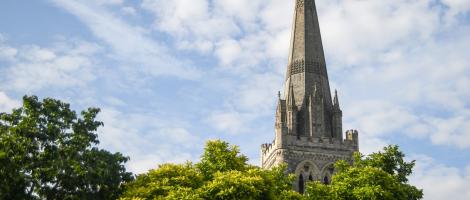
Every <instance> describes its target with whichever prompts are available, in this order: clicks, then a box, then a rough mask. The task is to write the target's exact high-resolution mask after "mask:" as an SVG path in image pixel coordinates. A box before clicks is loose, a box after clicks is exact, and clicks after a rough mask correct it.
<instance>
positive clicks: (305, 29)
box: [289, 0, 325, 65]
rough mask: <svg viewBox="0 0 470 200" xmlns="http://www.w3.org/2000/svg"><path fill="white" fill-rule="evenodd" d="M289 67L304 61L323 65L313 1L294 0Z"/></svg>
mask: <svg viewBox="0 0 470 200" xmlns="http://www.w3.org/2000/svg"><path fill="white" fill-rule="evenodd" d="M294 13H295V14H294V24H293V27H292V38H291V44H290V54H289V65H291V64H293V63H295V62H296V61H300V60H306V61H311V62H317V63H319V64H323V65H324V64H325V56H324V53H323V44H322V41H321V35H320V25H319V23H318V15H317V9H316V5H315V0H296V3H295V12H294Z"/></svg>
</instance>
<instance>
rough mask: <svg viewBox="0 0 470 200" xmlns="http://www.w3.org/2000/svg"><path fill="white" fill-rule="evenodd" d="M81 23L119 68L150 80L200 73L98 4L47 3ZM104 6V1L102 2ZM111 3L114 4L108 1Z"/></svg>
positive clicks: (62, 0)
mask: <svg viewBox="0 0 470 200" xmlns="http://www.w3.org/2000/svg"><path fill="white" fill-rule="evenodd" d="M51 1H52V2H54V4H55V5H57V6H58V7H60V8H63V9H65V10H66V11H68V12H70V13H71V14H73V15H75V16H76V17H77V18H78V19H79V20H81V21H82V22H83V23H84V24H85V25H86V26H88V28H89V29H90V30H91V31H92V33H93V34H94V35H95V36H96V37H97V38H99V39H101V40H102V41H103V42H104V43H106V44H107V45H108V46H109V47H110V48H111V50H112V56H113V57H114V59H116V60H119V61H120V62H121V63H123V64H122V67H125V68H128V70H134V71H137V72H140V73H145V74H150V75H153V76H162V75H163V76H165V75H170V76H174V77H178V78H183V79H197V78H199V76H200V75H201V72H200V71H199V70H198V69H197V68H196V67H195V66H192V64H191V63H190V62H189V61H187V60H186V61H185V60H180V59H176V58H175V57H173V56H172V55H171V51H170V49H169V48H167V47H166V46H165V45H164V44H162V43H161V42H158V41H157V40H154V39H151V37H150V36H149V35H148V34H147V33H146V31H145V29H144V28H142V27H139V26H135V25H130V24H128V23H127V22H126V21H124V20H123V19H121V18H120V16H119V15H117V14H116V13H114V12H113V11H111V10H110V8H108V7H107V6H106V3H104V4H103V3H100V1H98V2H95V1H75V0H51ZM104 2H108V1H104ZM111 3H114V1H112V2H111Z"/></svg>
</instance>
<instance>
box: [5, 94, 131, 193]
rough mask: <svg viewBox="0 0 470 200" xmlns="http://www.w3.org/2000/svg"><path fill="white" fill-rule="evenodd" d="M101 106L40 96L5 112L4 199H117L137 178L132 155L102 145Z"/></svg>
mask: <svg viewBox="0 0 470 200" xmlns="http://www.w3.org/2000/svg"><path fill="white" fill-rule="evenodd" d="M99 111H100V110H99V109H97V108H89V109H87V110H84V111H82V112H81V116H80V117H79V116H77V114H76V113H75V111H73V110H71V109H70V105H69V104H67V103H63V102H61V101H59V100H55V99H50V98H46V99H44V100H43V101H39V100H38V98H37V97H36V96H25V97H23V106H22V107H21V108H18V109H14V110H13V111H12V113H1V114H0V163H2V164H1V165H0V199H115V198H117V197H118V196H119V195H120V194H121V192H122V183H124V182H127V181H130V180H132V174H131V173H129V172H126V169H125V167H124V163H125V162H127V161H128V158H127V157H125V156H123V155H122V154H120V153H110V152H108V151H105V150H102V149H99V148H97V147H96V145H97V144H98V142H99V141H98V138H97V134H96V130H97V129H98V128H99V127H100V126H102V125H103V123H102V122H100V121H96V120H95V118H96V116H97V114H98V113H99Z"/></svg>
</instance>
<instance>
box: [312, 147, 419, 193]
mask: <svg viewBox="0 0 470 200" xmlns="http://www.w3.org/2000/svg"><path fill="white" fill-rule="evenodd" d="M404 156H405V155H404V154H403V153H402V152H401V151H400V150H399V149H398V147H397V146H388V147H385V148H384V151H383V152H378V153H373V154H371V155H369V156H367V157H364V156H362V155H360V154H359V153H357V154H356V155H354V158H355V161H354V164H353V165H352V166H351V165H349V164H348V163H346V162H345V161H339V162H337V163H336V165H335V168H336V170H337V173H336V174H335V175H334V176H333V181H332V183H331V184H330V185H323V184H321V183H319V182H314V183H311V184H309V186H308V188H307V192H306V196H307V198H308V199H324V200H330V199H339V200H341V199H344V200H356V199H357V200H360V199H364V200H365V199H377V200H379V199H380V200H382V199H384V200H387V199H390V200H392V199H398V200H415V199H421V198H422V196H423V192H422V190H419V189H417V188H416V187H414V186H411V185H409V184H407V183H406V182H407V176H409V175H410V174H411V173H412V168H413V166H414V161H412V162H409V163H407V162H405V161H404Z"/></svg>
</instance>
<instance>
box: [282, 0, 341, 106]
mask: <svg viewBox="0 0 470 200" xmlns="http://www.w3.org/2000/svg"><path fill="white" fill-rule="evenodd" d="M295 1H296V2H295V11H294V23H293V26H292V38H291V42H290V51H289V62H288V67H287V74H286V85H285V86H286V88H287V87H289V86H290V85H291V84H292V86H293V88H294V89H295V94H294V95H295V100H296V103H297V106H301V105H302V104H304V102H305V100H308V99H306V98H308V96H309V95H310V94H311V92H312V90H311V88H312V86H313V84H318V92H319V93H321V95H322V96H323V97H324V98H325V102H326V106H327V107H329V106H331V103H332V100H331V92H330V86H329V83H328V74H327V70H326V64H325V55H324V52H323V44H322V39H321V34H320V25H319V23H318V15H317V9H316V5H315V0H295ZM289 90H290V88H288V89H287V91H286V96H287V95H288V93H289Z"/></svg>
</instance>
